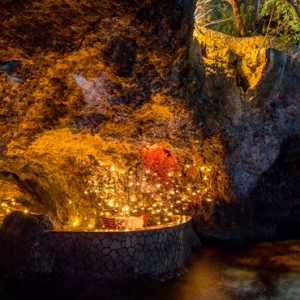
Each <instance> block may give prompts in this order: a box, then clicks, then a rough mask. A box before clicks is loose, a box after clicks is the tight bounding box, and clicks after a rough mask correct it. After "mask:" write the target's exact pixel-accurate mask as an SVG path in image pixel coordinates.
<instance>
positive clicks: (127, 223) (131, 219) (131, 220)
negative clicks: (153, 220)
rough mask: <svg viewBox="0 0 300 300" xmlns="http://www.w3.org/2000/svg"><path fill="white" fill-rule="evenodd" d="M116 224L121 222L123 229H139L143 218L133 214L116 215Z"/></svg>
mask: <svg viewBox="0 0 300 300" xmlns="http://www.w3.org/2000/svg"><path fill="white" fill-rule="evenodd" d="M116 221H117V223H118V224H120V223H123V224H122V227H124V228H125V229H131V230H133V229H139V228H143V224H144V223H143V218H142V217H135V216H118V217H116Z"/></svg>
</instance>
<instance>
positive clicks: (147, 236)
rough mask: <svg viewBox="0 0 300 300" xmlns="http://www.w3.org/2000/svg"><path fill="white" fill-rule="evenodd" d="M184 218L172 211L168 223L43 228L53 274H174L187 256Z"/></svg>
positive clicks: (110, 278) (105, 278)
mask: <svg viewBox="0 0 300 300" xmlns="http://www.w3.org/2000/svg"><path fill="white" fill-rule="evenodd" d="M190 220H191V218H190V217H185V216H178V217H177V218H176V219H175V220H174V221H173V222H171V223H168V224H164V225H160V226H153V227H148V228H144V229H141V230H134V231H113V230H97V231H91V230H86V231H79V230H78V229H77V230H74V231H70V229H67V230H49V231H47V232H46V237H47V241H48V245H49V250H50V252H51V253H52V254H53V255H54V261H55V266H54V269H55V273H56V274H57V275H58V276H62V277H67V278H70V277H71V278H73V277H74V278H89V279H93V280H96V281H97V282H116V281H124V280H135V279H141V278H152V279H159V278H162V277H171V276H174V275H175V274H177V273H179V272H181V271H182V270H183V269H184V267H185V265H186V262H187V260H188V258H189V257H190V255H191V245H192V234H193V231H192V229H191V224H190ZM193 238H194V237H193Z"/></svg>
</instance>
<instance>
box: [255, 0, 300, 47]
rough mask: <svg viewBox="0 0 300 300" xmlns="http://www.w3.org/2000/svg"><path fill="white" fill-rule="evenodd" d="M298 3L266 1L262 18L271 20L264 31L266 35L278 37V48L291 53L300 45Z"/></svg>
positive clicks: (283, 0) (292, 0)
mask: <svg viewBox="0 0 300 300" xmlns="http://www.w3.org/2000/svg"><path fill="white" fill-rule="evenodd" d="M296 2H297V0H296V1H295V0H266V1H264V3H263V6H262V9H261V16H262V17H268V18H269V20H270V22H269V24H268V26H267V27H266V28H265V29H264V31H265V34H268V35H271V36H274V37H276V44H275V45H276V46H277V48H279V49H282V50H287V51H290V52H293V50H294V49H293V48H297V46H296V45H297V44H298V45H300V8H299V4H297V3H296ZM293 45H294V47H293Z"/></svg>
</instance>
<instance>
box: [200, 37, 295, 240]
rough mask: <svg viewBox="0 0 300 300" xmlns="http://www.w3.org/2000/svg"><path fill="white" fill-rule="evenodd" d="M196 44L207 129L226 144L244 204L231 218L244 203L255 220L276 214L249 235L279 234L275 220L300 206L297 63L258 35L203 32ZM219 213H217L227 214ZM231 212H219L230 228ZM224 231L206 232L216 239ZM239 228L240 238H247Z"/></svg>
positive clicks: (231, 171) (229, 164)
mask: <svg viewBox="0 0 300 300" xmlns="http://www.w3.org/2000/svg"><path fill="white" fill-rule="evenodd" d="M196 43H199V48H198V49H200V50H199V52H200V57H201V59H202V64H203V68H204V73H205V79H204V83H203V85H204V88H203V90H204V94H205V95H204V97H206V98H207V99H208V101H209V104H208V108H207V110H208V114H207V115H206V116H207V118H208V120H207V121H208V122H207V124H208V126H209V129H210V130H211V131H212V132H214V134H220V135H221V136H222V141H223V142H224V143H226V149H227V151H226V152H227V155H228V156H227V157H226V164H227V171H228V173H229V174H230V178H231V180H232V182H231V186H232V188H233V190H234V194H235V195H236V197H237V199H239V201H240V205H239V204H238V206H239V209H237V208H235V209H233V215H235V214H240V215H243V208H242V207H243V205H242V204H241V203H242V202H243V201H244V202H245V207H244V209H245V212H246V213H247V214H248V216H247V215H246V217H249V219H251V221H250V222H257V221H258V220H257V217H258V219H260V221H262V219H263V218H264V217H265V216H266V215H272V214H275V215H274V216H273V221H272V222H271V223H268V222H267V224H265V225H266V227H265V228H264V226H262V227H263V228H264V229H261V230H259V229H257V228H256V225H255V224H253V223H252V224H251V223H250V226H252V227H253V228H252V229H250V228H249V229H250V232H249V233H248V234H249V235H250V236H252V237H253V236H254V237H255V235H258V236H259V235H260V234H261V236H262V237H263V236H270V235H271V236H272V235H276V234H277V232H278V228H276V220H275V219H276V216H278V214H280V211H281V214H282V213H283V214H285V217H286V218H287V219H288V218H289V217H291V214H292V211H293V210H294V208H296V207H299V203H300V202H299V201H300V198H299V193H298V190H299V182H300V177H299V146H298V144H299V133H300V118H299V113H300V86H299V85H298V84H297V82H298V81H299V78H300V58H299V56H298V57H294V58H293V59H292V57H291V56H289V55H287V54H285V53H281V52H278V51H276V50H274V49H269V48H267V49H266V48H262V46H263V44H262V43H263V40H262V38H259V37H254V38H252V37H250V38H244V39H238V38H232V37H229V36H226V35H223V34H220V33H216V32H210V31H206V32H205V31H204V32H196ZM272 174H273V175H272ZM280 174H281V175H280ZM283 174H284V175H283ZM279 190H280V191H279ZM258 203H260V204H259V205H258ZM262 203H264V204H263V205H262ZM275 203H276V204H275ZM274 204H275V206H274ZM230 206H231V207H232V206H235V205H234V204H231V205H230ZM270 206H272V207H270ZM221 207H223V206H222V205H221ZM279 207H280V208H279ZM223 209H224V207H223ZM282 209H283V211H282ZM213 210H214V209H213ZM216 210H217V211H218V212H217V213H216V215H219V213H220V211H222V208H220V207H219V208H217V209H216ZM224 211H226V209H224ZM229 214H230V212H229V211H227V213H225V214H224V213H222V214H221V215H222V217H221V219H223V221H224V222H225V223H228V221H226V220H225V219H226V215H229ZM252 214H253V215H252ZM263 216H264V217H263ZM265 221H266V220H265ZM217 222H218V221H217ZM234 222H235V221H234ZM239 222H242V221H241V220H240V221H239ZM244 223H247V222H245V220H244ZM263 223H264V222H263ZM240 224H242V223H240ZM259 224H260V226H261V225H262V224H261V223H259ZM213 225H214V226H215V225H216V224H213ZM236 225H237V224H235V225H234V227H239V226H236ZM203 226H206V225H205V224H203ZM229 227H230V225H229ZM240 227H241V228H242V231H243V230H244V231H247V229H246V228H243V225H242V226H240ZM219 228H220V227H219V226H215V230H211V229H208V231H209V232H212V231H214V232H215V233H214V234H215V235H216V236H219V234H218V230H219ZM241 228H240V229H239V230H238V231H239V233H235V235H236V236H237V237H238V236H240V237H241V236H242V235H243V234H246V236H247V233H246V232H241V231H240V230H241ZM254 228H255V229H254ZM253 229H254V230H258V232H257V233H254V232H253V231H252V230H253ZM251 231H252V232H251ZM260 232H261V233H260ZM221 234H222V233H221ZM298 235H299V232H298Z"/></svg>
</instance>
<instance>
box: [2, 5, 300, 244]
mask: <svg viewBox="0 0 300 300" xmlns="http://www.w3.org/2000/svg"><path fill="white" fill-rule="evenodd" d="M193 11H194V1H192V0H167V1H163V2H162V1H160V2H158V1H154V0H148V1H134V0H132V1H119V0H113V1H96V2H93V3H86V1H68V2H65V1H60V0H58V1H55V3H54V2H53V1H50V0H47V1H43V3H41V2H40V1H27V0H24V1H1V4H0V32H1V36H0V63H1V69H0V99H1V101H0V133H1V140H0V154H1V156H0V175H1V178H2V179H3V180H9V181H10V182H11V183H13V184H14V185H15V189H16V190H17V192H18V193H23V194H24V199H25V198H26V199H27V200H26V201H28V202H29V203H36V210H37V211H39V212H40V211H50V212H52V213H54V214H55V215H56V216H57V217H58V218H59V219H60V220H61V221H62V222H63V223H64V224H66V223H70V220H73V219H72V218H73V217H74V218H75V217H76V216H77V215H78V214H79V213H81V211H83V210H85V211H86V212H87V213H88V214H94V212H95V211H96V209H97V205H98V204H97V203H96V201H91V198H88V197H86V196H85V193H84V192H85V190H86V184H85V179H86V178H87V175H89V173H88V172H89V168H90V166H91V165H93V164H96V163H97V162H101V163H102V162H105V164H106V165H114V164H116V163H118V164H121V165H122V164H123V165H126V166H128V165H129V164H131V165H133V164H135V165H136V164H138V163H140V161H139V159H140V157H139V150H140V149H141V147H144V146H146V145H149V144H155V143H159V144H162V145H163V146H164V148H165V149H168V150H171V151H172V153H175V154H176V155H178V156H181V157H185V158H186V159H185V161H188V162H189V163H191V165H192V164H193V163H194V164H195V165H197V167H198V169H199V174H200V175H201V176H200V177H201V184H202V186H203V187H202V189H201V193H203V197H202V198H201V201H200V202H199V203H197V213H199V214H200V215H199V217H198V224H201V226H198V230H199V232H200V233H201V234H203V235H208V236H213V237H218V238H231V237H238V238H242V237H244V238H245V237H247V235H252V234H253V235H255V234H254V233H253V232H250V233H247V230H248V229H249V230H250V231H251V230H252V229H253V228H256V227H255V226H254V225H251V224H257V222H258V221H257V219H259V216H260V212H258V213H257V209H256V208H257V207H259V206H260V203H262V202H263V201H264V198H265V195H267V194H268V195H274V196H272V197H271V198H272V200H271V199H269V200H268V201H271V202H276V201H277V196H276V195H275V194H274V193H273V194H272V193H270V190H272V189H273V190H274V184H273V185H272V184H271V185H270V186H269V185H268V184H267V183H266V181H268V182H269V183H272V182H273V181H272V180H273V179H270V176H269V175H268V174H267V173H268V172H269V171H270V170H276V168H277V167H276V166H278V165H280V166H281V167H282V166H283V168H284V170H283V172H288V170H293V171H292V173H289V174H290V175H289V176H286V178H288V179H286V180H287V182H288V183H290V182H295V183H296V184H293V186H294V187H295V186H296V185H297V183H299V167H298V166H299V158H298V157H299V156H298V154H299V151H298V150H297V151H296V153H294V154H293V158H292V159H291V160H290V161H289V162H287V164H286V165H284V164H282V163H280V161H285V159H283V158H281V155H283V154H282V153H290V151H291V150H293V149H292V148H293V145H294V144H295V143H296V144H297V140H299V132H300V130H299V129H300V124H299V123H300V122H299V110H300V108H299V103H300V101H299V97H300V86H299V84H298V82H299V78H300V73H299V72H300V71H299V70H300V60H299V58H294V59H292V58H291V57H290V56H288V55H286V54H284V53H280V52H278V51H276V50H273V49H268V48H267V49H266V48H264V47H263V46H264V45H262V39H261V38H259V37H253V38H246V39H235V38H231V37H228V36H225V35H221V34H218V33H215V32H209V31H207V32H202V33H199V32H197V33H196V37H195V40H194V42H193V39H192V32H193ZM286 145H290V146H286ZM286 148H289V149H290V150H288V151H286V150H284V149H286ZM297 149H299V148H297ZM287 155H289V154H287ZM278 160H279V162H278ZM128 162H130V163H128ZM188 165H189V164H188ZM201 166H204V167H203V168H204V170H205V167H207V169H206V170H209V172H210V173H209V174H208V173H207V174H206V173H205V172H204V171H203V172H202V169H201ZM208 166H209V168H208ZM270 172H271V173H272V171H270ZM275 173H276V172H275ZM291 178H292V179H291ZM278 180H279V179H278ZM284 185H285V184H283V186H284ZM266 186H268V189H267V188H266ZM285 186H288V185H285ZM289 186H291V185H289ZM294 187H290V188H287V189H294ZM258 191H260V192H258ZM284 191H285V190H282V191H281V192H280V193H282V194H284V193H285V192H284ZM293 191H294V190H293ZM17 192H16V193H17ZM195 193H196V191H195ZM292 194H293V195H294V194H295V195H296V192H295V191H294V192H292ZM268 197H269V196H268ZM297 197H298V196H295V197H294V199H293V200H292V201H290V202H291V203H289V204H288V203H287V204H286V206H285V207H286V209H287V214H288V213H289V212H290V211H291V210H292V207H295V205H298V203H299V198H297ZM19 198H20V199H21V198H22V197H19ZM28 198H30V199H28ZM269 198H270V197H269ZM212 199H213V201H211V200H212ZM21 200H22V199H21ZM21 200H20V201H21ZM280 201H281V202H284V201H282V200H280ZM21 202H22V201H21ZM22 203H24V201H23V202H22ZM283 205H284V204H283ZM8 210H9V209H8ZM32 210H34V209H32ZM3 214H5V212H4V213H3ZM246 221H247V222H246ZM258 223H259V222H258ZM243 226H245V227H247V226H248V227H249V228H248V227H247V228H248V229H247V228H244V227H243ZM274 226H275V225H274V222H273V223H272V222H271V223H270V224H267V225H266V227H264V228H265V231H264V232H266V233H263V234H262V235H270V234H274V232H276V228H275V227H274Z"/></svg>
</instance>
